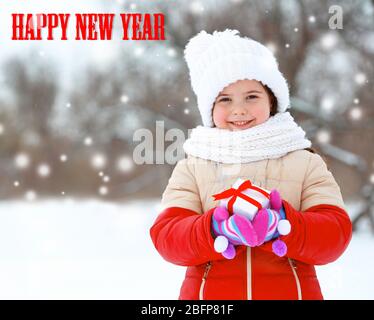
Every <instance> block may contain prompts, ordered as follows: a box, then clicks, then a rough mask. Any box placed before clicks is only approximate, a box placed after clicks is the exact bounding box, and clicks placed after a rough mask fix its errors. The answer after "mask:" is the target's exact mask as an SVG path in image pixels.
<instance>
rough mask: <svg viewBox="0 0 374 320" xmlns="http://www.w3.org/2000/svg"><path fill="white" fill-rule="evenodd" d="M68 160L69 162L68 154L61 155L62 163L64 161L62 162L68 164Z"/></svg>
mask: <svg viewBox="0 0 374 320" xmlns="http://www.w3.org/2000/svg"><path fill="white" fill-rule="evenodd" d="M67 160H68V157H67V155H66V154H62V155H60V161H62V162H66V161H67Z"/></svg>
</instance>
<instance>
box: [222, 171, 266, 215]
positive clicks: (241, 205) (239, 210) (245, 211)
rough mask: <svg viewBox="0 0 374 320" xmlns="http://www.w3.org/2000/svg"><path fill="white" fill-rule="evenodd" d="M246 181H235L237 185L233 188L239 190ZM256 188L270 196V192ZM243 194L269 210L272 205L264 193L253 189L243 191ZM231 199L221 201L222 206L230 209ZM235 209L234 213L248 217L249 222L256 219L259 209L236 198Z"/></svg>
mask: <svg viewBox="0 0 374 320" xmlns="http://www.w3.org/2000/svg"><path fill="white" fill-rule="evenodd" d="M244 181H245V180H243V179H241V178H239V179H238V180H236V181H235V183H234V184H233V185H232V187H233V188H234V189H237V188H239V186H240V185H241V184H242V183H243V182H244ZM254 186H256V185H254ZM256 187H257V188H259V189H261V190H264V191H265V192H267V193H268V194H270V191H268V190H266V189H264V188H260V187H259V186H256ZM242 193H243V194H245V195H247V196H248V197H250V198H252V199H254V200H256V201H258V202H259V203H260V204H261V205H262V207H263V208H269V205H270V202H269V199H268V198H267V197H265V196H264V195H263V194H262V193H260V192H258V191H256V190H252V189H246V190H244V191H242ZM230 199H231V197H230V198H226V199H222V200H220V206H222V207H225V208H226V209H228V207H227V205H228V202H229V201H230ZM233 209H234V210H233V211H234V213H236V214H241V215H243V216H246V217H247V218H248V219H249V220H252V219H253V218H254V216H255V215H256V213H257V211H258V208H257V207H256V206H255V205H253V204H252V203H250V202H248V201H246V200H244V199H243V198H241V197H237V198H236V200H235V202H234V205H233Z"/></svg>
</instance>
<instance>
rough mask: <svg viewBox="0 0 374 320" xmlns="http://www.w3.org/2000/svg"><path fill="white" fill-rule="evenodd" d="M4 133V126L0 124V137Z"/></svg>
mask: <svg viewBox="0 0 374 320" xmlns="http://www.w3.org/2000/svg"><path fill="white" fill-rule="evenodd" d="M3 133H4V125H3V124H2V123H0V135H2V134H3Z"/></svg>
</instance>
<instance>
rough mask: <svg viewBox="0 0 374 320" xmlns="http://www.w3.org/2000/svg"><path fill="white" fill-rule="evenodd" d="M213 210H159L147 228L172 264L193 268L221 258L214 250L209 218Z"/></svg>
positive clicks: (159, 249)
mask: <svg viewBox="0 0 374 320" xmlns="http://www.w3.org/2000/svg"><path fill="white" fill-rule="evenodd" d="M213 211H214V208H213V209H211V210H209V211H207V212H206V213H204V214H198V213H196V212H195V211H192V210H189V209H185V208H180V207H171V208H167V209H165V210H164V211H162V212H161V213H160V214H159V216H158V217H157V219H156V221H155V222H154V224H153V226H152V227H151V229H150V234H151V238H152V241H153V244H154V245H155V247H156V249H157V251H158V252H159V253H160V255H161V256H162V257H163V258H164V259H165V260H166V261H169V262H171V263H174V264H177V265H181V266H193V265H199V264H202V263H206V262H208V261H212V260H219V259H223V256H222V255H221V254H220V253H217V252H215V250H214V246H213V245H214V239H213V236H212V234H211V231H210V230H211V227H210V225H211V219H212V215H213Z"/></svg>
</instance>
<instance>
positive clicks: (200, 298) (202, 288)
mask: <svg viewBox="0 0 374 320" xmlns="http://www.w3.org/2000/svg"><path fill="white" fill-rule="evenodd" d="M211 267H212V263H211V262H210V261H208V263H207V264H206V266H205V271H204V275H203V279H202V280H201V285H200V290H199V300H204V287H205V282H206V279H207V277H208V273H209V270H210V268H211Z"/></svg>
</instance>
